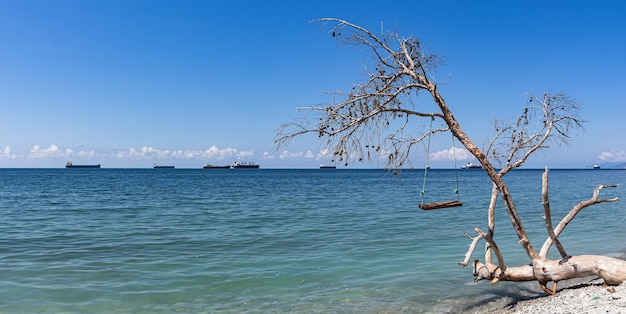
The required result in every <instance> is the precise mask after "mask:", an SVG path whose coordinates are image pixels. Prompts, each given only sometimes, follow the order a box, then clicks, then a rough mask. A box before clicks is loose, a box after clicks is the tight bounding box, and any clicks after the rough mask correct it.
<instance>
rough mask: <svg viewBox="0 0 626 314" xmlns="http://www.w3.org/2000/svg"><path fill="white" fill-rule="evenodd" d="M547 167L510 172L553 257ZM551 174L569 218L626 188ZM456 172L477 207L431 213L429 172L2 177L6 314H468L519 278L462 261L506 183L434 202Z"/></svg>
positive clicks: (501, 235)
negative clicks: (480, 276) (495, 279)
mask: <svg viewBox="0 0 626 314" xmlns="http://www.w3.org/2000/svg"><path fill="white" fill-rule="evenodd" d="M541 173H542V171H541V170H518V171H514V172H512V173H510V174H508V175H507V176H506V177H507V181H508V182H509V184H510V186H509V187H510V189H511V191H512V193H513V197H514V199H515V200H516V202H517V205H518V207H519V211H520V215H521V216H522V219H523V222H524V224H525V227H526V228H527V229H528V231H529V233H530V238H531V240H532V241H533V244H534V245H535V247H536V248H537V249H539V248H540V247H541V244H542V242H543V240H544V238H545V230H544V226H543V221H542V218H541V217H542V216H543V208H542V206H541V194H540V193H541ZM550 173H551V174H550V183H551V186H550V196H551V205H552V208H553V218H554V219H555V220H557V219H560V217H562V216H563V215H565V213H566V212H567V211H569V209H570V208H571V207H572V206H573V205H575V204H576V203H577V202H578V201H580V200H583V199H587V198H589V197H590V196H591V193H592V189H593V188H594V187H595V186H596V185H598V184H603V183H618V184H622V185H623V183H624V181H626V171H623V170H552V171H551V172H550ZM456 175H458V177H459V179H458V181H459V191H460V198H461V200H462V201H463V203H464V205H463V206H462V207H457V208H451V209H443V210H437V211H421V210H419V209H418V205H419V202H420V190H421V188H422V179H423V173H422V172H421V171H407V170H405V171H403V172H402V173H401V174H400V175H398V176H394V175H391V174H388V173H386V172H385V171H383V170H344V169H336V170H318V169H310V170H274V169H258V170H205V169H160V170H158V169H0V273H1V274H2V276H0V295H2V298H0V312H1V313H34V312H37V313H59V312H63V313H86V312H90V313H94V312H95V313H174V312H177V313H268V312H269V313H382V312H390V313H398V312H404V313H422V312H463V311H468V310H469V309H471V308H472V307H473V306H476V305H478V304H480V303H484V302H485V299H486V298H491V297H500V296H503V295H507V294H514V293H515V291H516V289H515V287H516V285H519V284H516V283H503V284H498V285H496V286H489V285H488V283H487V282H479V283H474V282H473V277H472V275H471V271H470V270H469V269H463V268H462V267H460V266H457V265H456V262H459V261H461V260H463V258H464V254H465V253H466V250H467V245H468V244H469V240H468V239H467V238H465V236H464V233H465V232H467V233H469V234H470V235H473V228H474V227H481V228H483V229H484V230H486V217H485V215H486V212H485V209H486V207H487V206H488V202H489V193H490V187H491V185H490V181H489V180H488V179H487V177H486V175H485V174H484V172H483V171H481V170H463V171H458V172H455V171H452V170H436V169H435V170H431V171H429V173H428V178H427V185H426V194H425V195H426V196H427V200H426V201H427V202H428V201H434V200H442V199H450V198H454V197H455V196H454V193H453V191H454V189H455V184H456V183H455V182H456ZM601 195H602V196H604V197H615V196H617V197H620V198H622V199H624V188H623V187H619V188H617V189H607V190H603V192H602V194H601ZM625 220H626V211H625V209H624V205H623V203H621V202H618V203H609V204H601V205H596V206H594V207H591V208H588V209H586V210H584V211H583V212H582V213H581V214H580V215H579V217H578V218H577V219H576V220H574V222H573V223H571V224H570V225H569V226H568V228H567V229H566V231H565V233H564V234H563V235H562V241H563V244H564V245H565V248H566V249H567V250H568V253H569V254H571V255H576V254H614V253H620V252H625V251H626V243H625V242H624V241H623V235H624V234H626V223H625V222H626V221H625ZM496 241H497V242H498V244H499V245H500V247H501V248H504V251H505V258H506V259H507V263H508V264H509V265H520V264H524V263H527V262H528V259H527V258H526V257H525V256H524V254H523V251H522V249H521V247H520V246H519V245H518V244H517V243H516V242H517V241H516V239H515V237H514V235H513V232H512V230H511V227H510V222H509V221H508V218H507V217H506V216H504V215H503V214H499V215H498V218H497V229H496ZM481 247H482V245H481ZM479 251H480V250H479ZM552 251H555V250H552ZM551 253H555V252H551ZM475 258H479V259H483V257H482V256H481V254H479V253H475V254H474V256H473V259H475Z"/></svg>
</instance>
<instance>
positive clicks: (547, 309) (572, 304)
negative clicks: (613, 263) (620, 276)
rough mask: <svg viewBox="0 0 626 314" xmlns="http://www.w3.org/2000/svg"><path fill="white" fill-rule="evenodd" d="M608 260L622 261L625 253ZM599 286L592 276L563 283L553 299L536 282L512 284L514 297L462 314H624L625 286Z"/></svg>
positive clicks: (623, 284) (625, 312)
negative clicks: (514, 286) (516, 289)
mask: <svg viewBox="0 0 626 314" xmlns="http://www.w3.org/2000/svg"><path fill="white" fill-rule="evenodd" d="M609 256H610V255H609ZM612 257H615V258H619V259H624V260H626V253H623V254H618V256H612ZM603 283H604V280H603V279H602V278H599V277H594V276H592V277H583V278H575V279H570V280H564V281H562V282H559V286H558V292H557V293H556V294H555V295H553V296H551V295H547V294H546V293H545V292H543V291H542V290H541V289H540V288H539V285H538V283H537V282H525V283H514V284H517V285H519V286H517V288H518V289H519V291H518V292H517V293H513V294H505V295H502V296H501V297H495V298H491V300H489V301H487V302H484V303H483V304H480V305H477V306H474V307H472V308H470V309H468V311H463V313H491V314H518V313H531V314H539V313H611V314H626V282H622V284H620V285H618V286H603ZM510 288H512V286H511V287H510ZM507 290H508V289H507Z"/></svg>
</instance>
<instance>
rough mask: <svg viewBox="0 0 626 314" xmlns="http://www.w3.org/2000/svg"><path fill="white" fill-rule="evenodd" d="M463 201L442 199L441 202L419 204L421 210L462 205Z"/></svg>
mask: <svg viewBox="0 0 626 314" xmlns="http://www.w3.org/2000/svg"><path fill="white" fill-rule="evenodd" d="M462 205H463V203H461V202H460V201H454V200H452V201H442V202H434V203H425V204H420V206H419V207H420V208H421V209H423V210H432V209H441V208H448V207H457V206H462Z"/></svg>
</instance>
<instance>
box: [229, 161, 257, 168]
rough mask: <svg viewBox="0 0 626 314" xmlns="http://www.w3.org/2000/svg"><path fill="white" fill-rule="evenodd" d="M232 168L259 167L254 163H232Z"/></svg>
mask: <svg viewBox="0 0 626 314" xmlns="http://www.w3.org/2000/svg"><path fill="white" fill-rule="evenodd" d="M233 168H235V169H258V168H259V165H257V164H255V163H241V162H238V161H235V162H234V163H233Z"/></svg>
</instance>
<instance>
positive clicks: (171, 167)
mask: <svg viewBox="0 0 626 314" xmlns="http://www.w3.org/2000/svg"><path fill="white" fill-rule="evenodd" d="M152 168H154V169H174V166H160V165H157V164H154V166H153V167H152Z"/></svg>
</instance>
